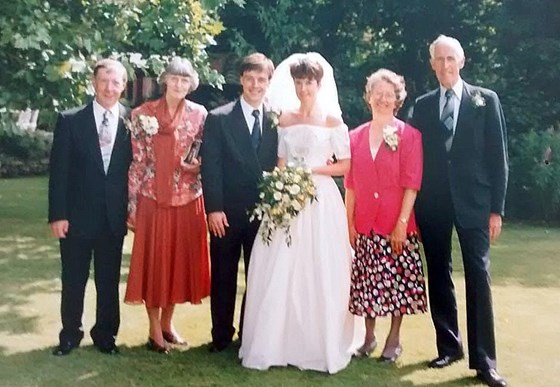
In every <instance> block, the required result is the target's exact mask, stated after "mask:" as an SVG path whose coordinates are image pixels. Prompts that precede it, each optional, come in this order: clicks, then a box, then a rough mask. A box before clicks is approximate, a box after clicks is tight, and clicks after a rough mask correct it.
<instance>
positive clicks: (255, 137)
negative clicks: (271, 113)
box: [251, 109, 261, 150]
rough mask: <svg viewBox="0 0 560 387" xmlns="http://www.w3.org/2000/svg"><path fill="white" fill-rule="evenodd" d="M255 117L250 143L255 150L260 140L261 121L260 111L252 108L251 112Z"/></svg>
mask: <svg viewBox="0 0 560 387" xmlns="http://www.w3.org/2000/svg"><path fill="white" fill-rule="evenodd" d="M251 114H252V115H253V117H255V123H254V124H253V131H252V132H251V143H252V144H253V148H255V150H256V149H257V148H258V147H259V144H260V142H261V123H260V121H259V115H260V112H259V111H258V110H256V109H255V110H253V113H251Z"/></svg>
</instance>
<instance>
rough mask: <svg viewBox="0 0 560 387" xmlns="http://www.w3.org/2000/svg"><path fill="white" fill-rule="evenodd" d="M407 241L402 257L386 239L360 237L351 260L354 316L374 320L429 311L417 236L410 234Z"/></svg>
mask: <svg viewBox="0 0 560 387" xmlns="http://www.w3.org/2000/svg"><path fill="white" fill-rule="evenodd" d="M407 241H408V243H407V246H406V247H405V248H404V249H403V251H402V253H401V255H398V256H394V255H393V254H392V253H391V243H390V242H389V240H388V239H387V238H386V237H384V236H381V235H378V234H375V233H371V235H370V236H367V235H363V234H359V235H358V239H357V241H356V251H355V254H354V259H353V260H352V283H351V287H350V303H349V310H350V312H351V313H353V314H355V315H358V316H363V317H369V318H375V317H377V316H387V315H392V316H402V315H405V314H416V313H420V312H422V313H424V312H426V311H427V304H426V286H425V281H424V273H423V270H422V260H421V258H420V245H419V243H418V235H417V234H416V233H411V234H409V235H408V236H407Z"/></svg>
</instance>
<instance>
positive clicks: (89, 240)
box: [49, 59, 132, 356]
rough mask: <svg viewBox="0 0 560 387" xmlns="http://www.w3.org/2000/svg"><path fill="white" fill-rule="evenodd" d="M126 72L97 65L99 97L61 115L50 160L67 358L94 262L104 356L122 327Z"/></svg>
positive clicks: (98, 336)
mask: <svg viewBox="0 0 560 387" xmlns="http://www.w3.org/2000/svg"><path fill="white" fill-rule="evenodd" d="M126 81H127V74H126V70H125V68H124V67H123V65H122V64H121V63H119V62H117V61H115V60H111V59H103V60H101V61H99V62H97V64H96V65H95V68H94V71H93V79H92V83H93V87H94V89H95V99H94V100H93V101H92V102H91V103H89V104H87V105H85V106H82V107H79V108H76V109H72V110H68V111H65V112H63V113H61V114H60V115H59V117H58V121H57V123H56V128H55V132H54V141H53V147H52V151H51V160H50V179H49V224H50V228H51V231H52V233H53V235H54V236H55V237H57V238H59V240H60V255H61V263H62V275H61V277H62V278H61V279H62V295H61V317H62V330H61V331H60V335H59V340H60V342H59V345H58V346H57V347H56V348H55V349H54V351H53V354H54V355H57V356H60V355H67V354H68V353H70V352H71V351H72V350H73V349H74V348H76V347H78V346H79V344H80V341H81V340H82V338H83V336H84V332H83V327H82V314H83V308H84V292H85V287H86V283H87V280H88V277H89V268H90V261H91V258H92V256H93V261H94V270H95V275H94V279H95V287H96V290H97V308H96V310H97V315H96V322H95V325H94V327H93V328H92V329H91V332H90V334H91V337H92V339H93V343H94V345H95V346H96V347H97V348H98V349H99V350H100V351H101V352H103V353H107V354H115V353H117V352H118V348H117V346H116V345H115V338H116V335H117V331H118V328H119V280H120V267H121V258H122V245H123V239H124V236H125V234H126V211H127V196H128V189H127V183H128V167H129V165H130V161H131V158H132V154H131V147H130V136H129V135H128V133H127V131H126V129H125V126H124V123H123V117H124V116H125V115H126V110H125V108H124V107H123V106H122V105H121V104H119V98H120V96H121V94H122V92H123V90H124V88H125V86H126Z"/></svg>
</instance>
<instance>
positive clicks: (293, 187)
mask: <svg viewBox="0 0 560 387" xmlns="http://www.w3.org/2000/svg"><path fill="white" fill-rule="evenodd" d="M289 191H290V193H291V194H292V195H297V194H298V193H299V192H300V191H301V188H300V187H299V185H297V184H292V185H291V186H290V188H289Z"/></svg>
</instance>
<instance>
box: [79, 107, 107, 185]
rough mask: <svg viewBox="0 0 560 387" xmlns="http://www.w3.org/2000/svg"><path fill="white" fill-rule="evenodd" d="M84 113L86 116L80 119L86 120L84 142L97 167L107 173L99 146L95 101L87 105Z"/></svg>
mask: <svg viewBox="0 0 560 387" xmlns="http://www.w3.org/2000/svg"><path fill="white" fill-rule="evenodd" d="M82 113H83V115H84V116H83V118H81V119H80V120H81V121H82V122H84V133H83V141H84V144H85V146H86V148H87V149H88V152H89V153H90V155H91V157H92V158H93V159H94V160H95V164H96V165H97V167H98V168H99V169H100V170H101V171H102V172H103V174H105V170H104V169H103V159H102V158H101V148H100V147H99V135H98V134H97V125H96V124H95V115H94V114H93V102H90V103H89V104H88V105H86V107H85V108H84V110H83V111H82Z"/></svg>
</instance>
